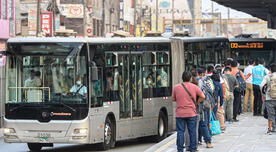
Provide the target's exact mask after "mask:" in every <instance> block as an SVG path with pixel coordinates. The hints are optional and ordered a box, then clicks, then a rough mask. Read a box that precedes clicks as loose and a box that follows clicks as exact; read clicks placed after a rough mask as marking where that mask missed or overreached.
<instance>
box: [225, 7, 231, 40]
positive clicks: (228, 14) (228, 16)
mask: <svg viewBox="0 0 276 152" xmlns="http://www.w3.org/2000/svg"><path fill="white" fill-rule="evenodd" d="M229 19H230V9H229V7H228V8H227V23H226V34H227V38H228V37H229V35H228V22H229Z"/></svg>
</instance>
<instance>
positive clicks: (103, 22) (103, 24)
mask: <svg viewBox="0 0 276 152" xmlns="http://www.w3.org/2000/svg"><path fill="white" fill-rule="evenodd" d="M104 32H105V0H103V1H102V30H101V33H102V34H101V35H102V36H104Z"/></svg>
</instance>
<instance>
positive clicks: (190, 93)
mask: <svg viewBox="0 0 276 152" xmlns="http://www.w3.org/2000/svg"><path fill="white" fill-rule="evenodd" d="M182 80H183V83H180V84H177V85H176V86H174V88H173V95H172V98H173V101H176V129H177V143H176V145H177V150H178V152H183V149H184V146H183V145H184V132H185V126H186V125H187V128H188V132H189V136H190V147H189V149H190V152H195V151H196V144H197V143H196V138H197V137H196V119H197V111H196V105H197V104H198V103H199V102H202V101H203V100H204V99H205V95H204V94H203V92H202V91H201V90H200V88H199V87H198V86H196V85H194V84H192V83H191V80H192V74H191V72H189V71H185V72H183V74H182Z"/></svg>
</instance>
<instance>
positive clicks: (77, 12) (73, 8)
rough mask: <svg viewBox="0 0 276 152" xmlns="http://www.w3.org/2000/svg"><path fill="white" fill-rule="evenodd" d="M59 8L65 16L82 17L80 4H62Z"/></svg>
mask: <svg viewBox="0 0 276 152" xmlns="http://www.w3.org/2000/svg"><path fill="white" fill-rule="evenodd" d="M59 10H60V12H61V14H62V15H64V16H66V17H67V18H83V10H84V9H83V5H82V4H62V5H61V6H60V7H59Z"/></svg>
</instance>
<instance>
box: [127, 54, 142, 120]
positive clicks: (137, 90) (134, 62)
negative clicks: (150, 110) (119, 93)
mask: <svg viewBox="0 0 276 152" xmlns="http://www.w3.org/2000/svg"><path fill="white" fill-rule="evenodd" d="M130 69H131V71H130V74H131V78H130V80H131V101H132V116H133V117H139V116H142V115H143V97H142V90H143V85H142V55H141V54H132V55H131V64H130Z"/></svg>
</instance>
